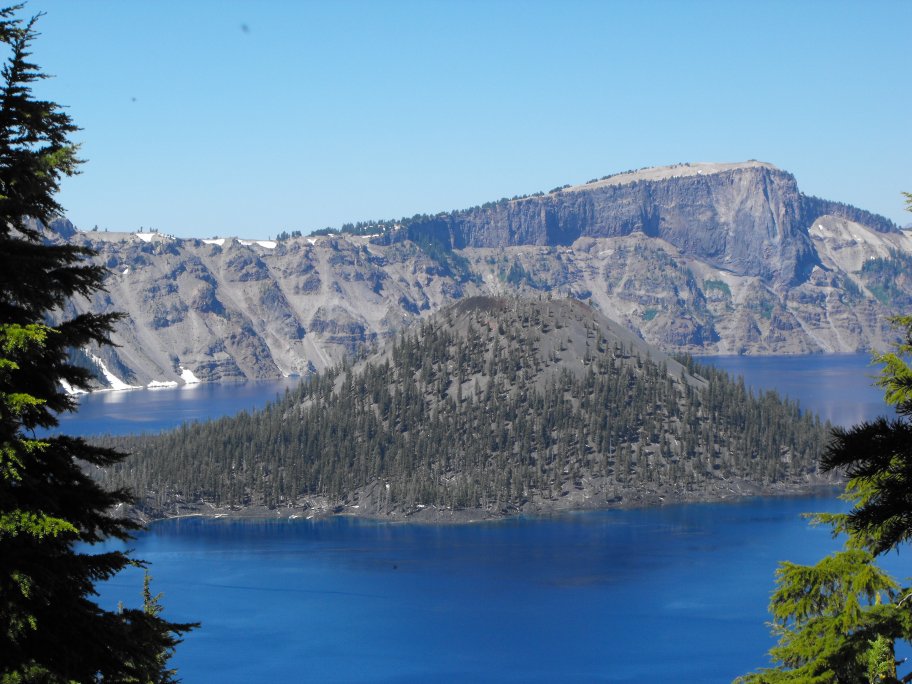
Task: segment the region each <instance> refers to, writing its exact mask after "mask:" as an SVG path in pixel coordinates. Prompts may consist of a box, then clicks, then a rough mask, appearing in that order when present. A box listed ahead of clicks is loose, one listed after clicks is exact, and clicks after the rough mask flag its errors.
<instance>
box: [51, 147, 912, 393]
mask: <svg viewBox="0 0 912 684" xmlns="http://www.w3.org/2000/svg"><path fill="white" fill-rule="evenodd" d="M53 228H54V230H52V231H49V233H48V234H49V239H54V240H64V239H65V240H69V241H72V242H76V243H79V244H84V245H86V246H89V247H91V248H93V249H94V250H96V251H97V253H98V254H97V257H96V259H97V260H98V262H99V263H101V264H103V265H104V266H105V267H106V268H107V269H108V271H109V275H108V278H107V280H106V287H107V291H106V292H102V293H98V294H96V295H95V296H94V298H93V299H92V300H91V301H75V302H74V303H73V305H72V308H73V311H82V310H95V311H111V310H118V311H124V312H126V313H127V316H126V317H125V319H124V320H123V321H122V323H121V324H120V325H119V326H118V328H117V331H116V333H115V335H114V341H115V342H116V343H117V344H118V345H119V346H118V347H115V348H113V349H92V350H88V352H89V355H87V357H86V358H91V356H92V355H94V356H96V357H97V358H98V359H99V360H100V362H101V364H103V365H104V366H105V368H106V369H107V370H108V372H109V373H112V374H114V375H115V376H117V378H119V379H120V380H121V381H122V382H124V383H126V384H130V385H138V386H145V385H148V384H149V383H168V382H178V383H179V382H184V381H186V380H187V379H188V378H190V379H192V378H193V377H196V378H198V379H200V380H202V381H220V380H238V379H245V378H269V377H277V376H280V375H283V374H285V375H288V374H306V373H309V372H313V371H314V370H318V369H321V368H324V367H327V366H329V365H332V364H334V363H336V362H338V361H340V360H341V359H342V358H344V357H346V356H348V355H350V354H352V353H354V352H356V351H357V350H358V349H359V348H360V347H361V346H362V345H365V344H366V345H371V344H374V343H379V342H381V341H383V340H384V339H386V338H388V337H390V336H391V335H393V334H395V332H396V331H398V330H400V329H402V328H403V327H405V326H408V325H410V324H412V323H413V322H414V321H416V320H419V319H422V318H425V317H426V316H428V315H430V314H431V313H433V312H434V311H437V310H439V309H440V308H441V307H442V306H445V305H447V304H449V303H451V302H453V301H455V300H458V299H461V298H463V297H466V296H472V295H479V294H496V295H503V294H510V293H511V292H513V293H523V294H526V295H528V294H533V295H535V294H536V293H537V294H538V295H539V296H541V297H547V296H548V295H559V296H570V297H575V298H577V299H584V300H587V301H590V302H591V303H592V304H593V305H594V306H596V307H597V308H599V309H600V310H601V311H602V312H603V313H605V314H606V315H607V316H609V317H610V318H612V319H614V320H617V321H619V322H620V323H622V324H623V325H625V326H626V327H627V328H628V329H630V330H632V331H634V332H635V333H636V334H638V335H640V336H641V337H643V338H644V339H645V340H646V341H648V342H650V343H653V344H655V345H657V346H659V347H660V348H662V349H664V350H665V351H669V352H681V351H687V352H691V353H696V354H700V353H716V354H724V353H747V354H768V353H808V352H846V351H855V350H862V349H867V348H870V347H872V346H876V347H879V348H883V347H885V346H886V345H887V344H888V343H889V341H890V339H891V337H890V335H891V333H890V330H889V327H888V325H887V324H886V317H887V315H889V314H890V313H898V312H901V311H908V310H909V309H910V308H912V275H910V274H912V236H910V235H909V234H908V233H906V232H904V231H901V230H899V229H898V228H897V227H896V226H895V225H893V224H892V223H891V222H890V221H888V220H886V219H884V218H883V217H879V216H876V215H873V214H870V213H869V212H865V211H863V210H860V209H856V208H854V207H850V206H848V205H843V204H839V203H836V202H829V201H826V200H820V199H817V198H813V197H806V196H804V195H802V194H801V193H800V192H799V190H798V187H797V184H796V182H795V179H794V177H793V176H791V175H790V174H788V173H785V172H783V171H780V170H778V169H776V168H775V167H772V166H770V165H769V164H763V163H760V162H747V163H744V164H688V165H678V166H675V167H666V168H659V169H644V170H641V171H637V172H631V173H625V174H619V175H616V176H611V177H606V178H604V179H602V180H599V181H594V182H590V183H587V184H585V185H580V186H575V187H566V188H564V189H562V190H561V191H559V192H553V193H549V194H548V195H541V196H532V197H527V198H520V199H514V200H502V201H500V202H496V203H491V204H488V205H485V206H484V207H476V208H474V209H469V210H466V211H460V212H453V213H451V214H440V215H438V216H436V217H424V218H416V219H413V220H412V221H410V222H407V223H406V224H405V225H402V226H400V227H397V228H393V229H390V230H389V231H387V232H385V233H383V234H382V235H379V236H372V237H368V236H356V235H337V236H321V237H300V238H289V239H285V240H279V241H275V242H270V241H259V242H257V241H248V240H237V239H232V238H225V239H219V240H193V239H191V240H182V239H176V238H171V237H168V236H166V235H160V234H157V233H145V234H129V233H99V232H77V231H75V230H73V229H72V226H71V224H68V222H62V223H60V225H55V226H53ZM188 372H189V373H188ZM103 375H104V374H103V373H101V372H100V373H99V377H100V378H101V377H102V376H103ZM102 382H103V384H104V383H105V382H109V381H108V380H105V379H103V380H102Z"/></svg>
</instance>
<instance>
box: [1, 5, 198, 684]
mask: <svg viewBox="0 0 912 684" xmlns="http://www.w3.org/2000/svg"><path fill="white" fill-rule="evenodd" d="M21 9H22V6H21V5H20V6H14V7H9V8H5V9H0V43H2V45H3V46H4V47H5V48H6V49H7V52H8V56H7V59H6V62H5V64H4V66H3V68H2V72H0V77H2V83H0V681H2V682H4V683H7V682H9V683H12V682H29V681H42V682H72V681H80V682H88V681H105V682H107V681H143V682H145V681H151V678H150V677H149V673H152V672H160V671H162V669H163V665H162V661H161V654H162V653H163V652H167V649H169V648H172V647H173V646H174V644H176V643H177V641H178V640H179V635H180V634H181V633H183V632H185V631H187V629H189V628H190V627H191V625H179V624H173V623H169V622H167V621H165V620H164V619H162V618H161V616H160V615H158V614H157V613H153V612H146V611H143V610H127V611H119V612H109V611H105V610H102V609H101V608H100V607H99V606H98V605H96V604H95V603H94V602H93V601H92V597H93V595H94V594H95V590H94V586H95V584H96V583H97V582H100V581H103V580H105V579H108V578H109V577H111V576H113V575H114V574H116V573H117V572H118V571H120V570H121V569H123V568H125V567H126V566H128V565H131V564H133V563H134V561H132V560H131V559H130V558H129V557H128V556H127V555H125V554H124V553H121V552H118V551H109V552H105V553H91V552H90V550H91V549H89V548H88V547H87V546H86V545H87V544H91V543H94V542H99V541H102V540H105V539H109V538H115V539H127V538H129V534H130V532H132V531H133V530H135V529H137V526H136V525H135V524H134V523H132V522H130V521H128V520H125V519H121V518H116V517H113V516H112V515H111V512H112V509H114V507H116V506H117V505H119V504H125V503H127V502H129V501H130V496H129V494H128V492H126V491H124V490H117V491H106V490H104V489H102V488H101V487H100V486H98V485H97V484H96V483H95V481H94V480H93V479H92V478H91V477H90V476H89V474H87V470H88V469H91V468H96V469H98V468H106V467H108V466H111V465H113V464H115V463H117V462H119V461H120V460H121V459H122V458H123V455H122V454H120V453H118V452H116V451H114V450H111V449H103V448H98V447H94V446H91V445H89V444H87V443H85V442H84V441H83V440H81V439H75V438H72V437H66V436H58V437H37V436H36V431H37V430H41V429H43V428H52V427H54V426H56V425H57V419H56V414H57V413H59V412H61V411H69V410H73V409H74V408H75V404H74V402H73V400H72V399H71V398H70V397H69V396H68V395H67V394H66V393H65V392H64V391H63V389H62V386H61V383H62V382H66V383H68V384H69V385H71V386H73V387H83V388H84V387H86V386H87V384H88V380H89V376H88V373H87V371H85V370H84V369H82V368H79V367H76V366H74V365H73V364H72V363H70V361H69V357H68V350H70V349H78V348H82V347H85V346H86V345H88V344H89V343H92V342H95V343H101V344H103V343H106V342H107V341H108V334H109V333H110V331H111V326H112V325H113V323H114V322H115V320H116V316H112V315H94V314H85V315H79V316H76V317H74V318H70V319H64V320H62V322H60V323H51V320H52V315H56V316H57V317H58V318H62V316H61V311H62V307H63V306H64V304H65V303H66V301H67V300H68V299H69V298H70V297H72V296H74V295H87V294H89V293H91V292H92V291H94V290H96V289H98V288H99V287H100V286H101V283H102V278H103V274H104V271H103V269H102V268H100V267H98V266H93V265H90V264H88V263H86V262H85V258H86V257H87V256H89V255H90V252H89V251H88V250H86V249H83V248H80V247H76V246H71V245H66V244H57V243H54V242H53V241H49V240H47V239H45V236H44V235H43V230H44V229H45V227H46V226H48V225H50V223H51V221H52V219H54V218H56V217H58V216H59V215H60V213H61V208H60V206H59V205H58V204H57V202H56V200H55V199H54V195H55V193H56V191H57V189H58V184H59V181H60V179H61V178H62V177H64V176H70V175H72V174H74V173H76V169H77V166H78V164H79V159H78V158H77V148H76V146H75V145H74V144H73V143H72V142H71V141H70V135H71V134H72V133H73V132H74V131H75V130H76V127H75V126H74V125H73V123H72V121H71V120H70V117H69V116H68V115H67V114H66V113H65V112H64V111H63V110H62V109H61V108H60V107H59V106H58V105H57V104H55V103H53V102H47V101H42V100H39V99H35V98H34V97H33V94H32V86H33V85H34V84H35V83H36V82H38V81H40V80H41V79H44V78H46V76H45V75H44V74H43V73H41V72H40V70H39V69H38V67H37V66H36V65H35V64H33V63H32V62H31V61H30V57H31V55H30V52H29V48H30V46H31V44H32V42H33V40H34V39H35V37H36V32H35V24H36V20H37V17H35V18H32V19H31V20H28V21H24V20H22V19H20V18H19V17H18V13H19V12H20V11H21Z"/></svg>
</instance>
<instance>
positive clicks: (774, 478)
mask: <svg viewBox="0 0 912 684" xmlns="http://www.w3.org/2000/svg"><path fill="white" fill-rule="evenodd" d="M826 440H827V429H826V426H824V425H822V424H821V423H820V421H819V419H817V418H816V417H813V416H810V415H801V414H800V411H799V410H798V407H797V406H796V405H795V404H793V403H788V402H784V401H782V400H781V399H780V398H779V397H778V396H777V395H775V394H774V393H767V394H764V395H762V396H760V397H755V396H752V395H751V394H750V393H749V392H748V391H747V390H746V389H745V387H744V385H743V383H740V382H733V381H732V380H730V379H729V378H728V377H727V376H726V375H725V374H723V373H721V372H718V371H716V370H713V369H711V368H706V367H701V368H695V367H694V366H693V364H692V363H691V362H690V361H687V362H686V365H682V364H681V363H678V362H677V361H675V360H673V359H671V358H669V357H667V356H666V355H664V354H663V353H661V352H660V351H658V350H656V349H655V348H652V347H649V346H648V345H646V344H645V343H643V342H642V341H640V340H638V339H637V338H636V337H635V336H634V335H633V334H631V333H630V332H628V331H627V330H625V329H624V328H623V327H621V326H619V325H618V324H616V323H614V322H612V321H610V320H608V319H607V318H605V317H604V316H602V315H601V314H600V313H598V312H597V311H595V310H594V309H592V308H591V307H589V306H587V305H586V304H583V303H582V302H579V301H576V300H566V299H563V300H550V299H548V298H541V299H538V298H536V299H518V298H512V297H510V298H506V297H504V298H488V297H473V298H469V299H466V300H463V301H461V302H459V303H457V304H455V305H453V306H451V307H448V308H446V309H444V310H443V311H441V312H439V313H438V314H436V315H434V316H432V317H430V318H429V319H428V320H426V321H424V322H422V323H421V324H420V325H419V326H417V327H415V328H414V329H412V330H410V331H407V332H405V333H403V334H402V335H400V336H399V337H398V338H397V339H396V340H395V341H394V342H393V343H391V344H390V345H388V346H387V347H385V348H383V349H381V350H379V351H377V352H375V353H374V354H372V355H370V356H368V357H367V358H364V359H362V360H360V361H358V362H357V363H355V364H353V365H349V364H343V365H340V366H337V367H335V368H333V369H331V370H328V371H326V372H323V373H321V374H318V375H316V376H314V377H313V378H311V379H310V380H308V381H304V382H302V383H301V385H300V386H299V387H298V388H297V389H296V390H295V391H294V392H290V393H288V394H287V395H286V396H285V397H284V399H282V400H280V401H277V402H276V403H274V404H272V405H270V406H268V407H267V408H266V409H265V410H263V411H260V412H257V413H253V414H247V413H242V414H240V415H238V416H235V417H230V418H223V419H221V420H217V421H213V422H209V423H203V424H192V425H187V426H184V427H182V428H180V429H179V430H176V431H174V432H171V433H166V434H163V435H159V436H143V437H133V438H123V439H118V440H113V442H114V444H115V445H117V446H119V447H121V448H124V447H125V448H127V449H129V450H131V451H132V452H134V455H133V456H132V457H131V458H130V459H129V460H128V461H127V462H126V463H125V465H124V466H123V467H120V468H118V469H116V470H114V471H113V472H111V473H108V479H109V481H110V482H111V483H112V484H117V485H126V486H129V487H131V488H132V489H133V490H134V492H135V493H136V494H137V495H138V497H139V498H140V500H141V501H142V507H143V509H144V510H145V512H146V513H147V514H149V515H151V516H153V517H154V516H166V515H173V514H178V513H181V512H188V511H200V510H202V511H206V510H209V511H212V510H213V509H218V510H222V511H229V510H232V509H234V510H238V509H249V508H251V507H265V508H267V509H275V510H276V512H277V513H282V512H284V513H285V514H312V513H325V512H337V513H338V512H348V513H354V514H361V515H368V516H393V517H401V516H417V517H419V518H427V519H440V518H441V517H445V516H447V515H451V514H453V515H455V514H454V513H453V512H454V511H463V512H467V514H469V515H471V516H476V517H477V516H482V517H485V516H497V515H504V514H509V513H513V512H519V511H523V512H535V511H548V510H557V509H573V508H597V507H606V506H616V505H638V504H647V503H657V502H660V501H663V500H665V501H668V500H702V499H717V498H724V497H728V496H737V495H744V494H754V493H763V492H776V491H780V492H781V491H796V490H801V489H803V488H806V487H808V486H810V485H813V484H819V483H820V482H821V480H820V478H819V477H818V474H817V466H816V464H817V460H818V457H819V456H820V452H821V449H822V448H823V447H824V445H825V443H826Z"/></svg>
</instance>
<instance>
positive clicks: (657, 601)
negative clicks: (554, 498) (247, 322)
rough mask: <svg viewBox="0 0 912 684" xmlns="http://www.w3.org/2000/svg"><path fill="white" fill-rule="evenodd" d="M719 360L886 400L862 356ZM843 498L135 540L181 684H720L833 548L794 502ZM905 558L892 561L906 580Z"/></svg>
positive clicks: (151, 398) (758, 658)
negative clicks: (161, 610)
mask: <svg viewBox="0 0 912 684" xmlns="http://www.w3.org/2000/svg"><path fill="white" fill-rule="evenodd" d="M712 361H713V363H715V364H716V365H719V366H720V367H722V368H725V369H727V370H730V371H734V372H736V373H738V374H742V375H744V377H745V381H746V382H747V384H748V385H750V386H752V387H755V388H758V389H767V388H769V389H778V390H780V391H781V392H782V393H784V394H788V395H789V396H790V397H792V398H793V399H797V400H799V401H800V402H801V405H802V406H803V407H804V408H806V409H810V410H816V411H819V412H820V413H821V414H822V415H824V417H828V418H830V419H831V420H834V421H835V422H839V423H844V424H850V423H852V422H855V421H857V420H860V419H862V418H869V417H873V416H874V415H876V414H878V413H880V412H882V410H883V406H882V404H881V402H880V396H881V395H880V393H879V391H878V390H875V389H872V388H870V387H869V383H870V380H869V378H868V377H866V375H867V374H870V373H871V372H872V370H871V369H870V368H869V367H868V365H867V361H868V357H867V356H865V355H846V356H836V357H834V356H812V357H777V358H775V359H770V358H745V357H720V358H715V359H712ZM199 390H203V392H202V393H200V394H190V392H197V391H199ZM282 391H284V386H279V385H276V386H269V385H267V384H260V383H257V384H255V385H242V386H222V387H218V386H211V387H207V386H202V387H198V388H195V389H193V390H189V391H188V390H179V389H178V390H157V391H155V392H148V391H143V392H130V393H121V394H122V396H121V397H118V398H117V400H116V401H111V400H110V399H109V396H106V395H95V396H92V397H87V398H85V399H84V400H83V408H82V411H81V413H80V415H79V416H77V417H76V418H75V419H74V420H73V422H69V423H67V424H66V425H65V426H64V429H65V430H67V431H69V432H80V431H82V430H81V429H80V428H79V427H78V426H79V422H78V421H79V418H81V417H82V416H83V415H85V416H86V417H87V419H88V420H89V422H88V423H87V424H86V426H87V427H86V428H85V431H86V432H125V431H131V430H135V429H136V428H135V427H133V426H135V425H136V424H137V421H138V422H139V423H140V424H141V425H142V426H143V427H142V428H141V429H146V430H157V429H161V428H163V427H169V426H172V425H175V424H178V423H180V422H182V421H183V420H185V419H188V418H189V419H201V418H205V417H214V416H215V415H218V414H219V413H218V412H219V411H224V412H225V413H230V412H233V411H236V410H247V409H251V408H254V407H255V406H258V405H262V404H263V403H265V402H266V401H269V400H272V399H274V398H275V396H276V394H277V393H281V392H282ZM185 392H186V394H185ZM168 393H171V395H172V396H174V397H175V398H177V399H179V403H177V404H176V405H175V404H172V403H171V402H170V401H168V400H166V399H167V398H168V396H169V394H168ZM200 404H205V406H201V405H200ZM117 421H124V422H125V423H126V425H127V427H125V426H124V424H122V423H118V422H117ZM98 426H102V427H103V428H104V429H101V430H99V429H98ZM839 506H841V504H840V503H839V502H838V501H837V500H836V499H835V498H834V497H832V496H824V497H818V498H773V499H768V498H765V499H754V500H750V501H745V502H740V503H728V504H700V505H686V506H667V507H662V508H653V509H643V510H628V511H603V512H594V513H593V512H589V513H579V514H571V515H562V516H556V517H552V518H518V519H511V520H505V521H500V522H492V523H483V524H473V525H463V526H437V525H415V524H392V523H377V522H370V521H359V520H353V519H348V518H336V519H330V520H322V521H308V520H292V521H278V520H276V521H255V522H251V521H240V522H239V521H229V520H201V519H195V518H194V519H182V520H171V521H165V522H161V523H156V524H154V525H153V526H152V527H151V528H150V529H149V530H148V531H147V532H145V533H143V534H142V535H141V536H140V537H139V538H138V539H136V540H135V542H134V543H133V544H132V545H131V546H132V547H133V548H134V549H135V555H136V556H137V557H139V558H143V559H145V560H148V561H150V562H151V567H152V574H153V575H154V578H155V579H154V583H153V589H154V590H155V591H160V592H164V598H163V604H164V605H165V607H166V615H167V616H168V617H170V618H171V619H174V620H200V621H202V622H203V627H202V628H201V629H200V630H198V631H196V632H193V633H191V634H190V635H188V637H187V639H186V641H185V643H184V644H182V645H181V646H180V647H179V649H178V651H177V653H176V654H175V656H174V658H173V659H172V663H173V664H174V665H176V666H177V667H178V668H179V670H180V675H181V677H182V678H183V680H184V681H185V682H188V683H192V682H210V681H218V682H225V683H230V682H238V683H241V682H244V683H246V682H273V681H293V682H299V681H308V682H309V681H313V682H360V681H381V682H386V681H389V682H428V681H435V682H436V681H511V682H551V681H610V682H634V681H636V682H640V681H647V680H659V681H673V682H717V681H718V682H723V681H730V680H731V679H732V678H733V677H735V676H737V675H738V674H742V673H745V672H747V671H750V670H753V669H755V668H757V667H760V666H763V665H764V664H766V657H765V652H766V650H767V649H768V648H769V647H770V646H771V645H772V639H771V638H770V636H769V633H768V630H767V627H766V625H765V622H766V620H767V619H768V615H767V612H766V606H767V602H768V600H769V594H770V591H771V590H772V588H773V573H774V571H775V569H776V566H777V563H778V562H779V561H780V560H784V559H789V560H792V561H795V562H802V563H810V562H814V561H815V560H817V559H819V558H820V557H822V556H823V555H825V554H826V553H829V552H831V551H835V550H837V548H838V543H837V542H834V541H833V540H832V539H830V537H829V534H828V533H827V531H826V530H822V529H815V528H811V527H809V526H808V525H807V524H806V522H805V521H804V520H803V519H802V518H801V517H800V514H801V513H802V512H806V511H821V510H836V509H837V508H838V507H839ZM903 560H904V557H897V556H895V555H894V556H892V557H890V558H888V559H887V560H886V563H885V564H886V565H887V566H888V569H891V570H892V571H893V572H894V573H895V574H896V575H897V576H899V577H905V576H907V575H909V574H910V573H909V572H908V569H907V567H906V564H905V563H903V562H901V561H903ZM140 587H141V576H140V574H139V573H138V572H131V573H122V574H121V575H119V576H118V577H117V578H116V579H115V580H113V581H112V582H109V583H108V584H106V585H104V586H103V587H102V597H101V600H102V602H103V603H104V604H105V605H106V606H111V607H113V606H114V605H116V603H117V601H123V602H124V603H125V604H127V605H137V604H138V602H139V595H140Z"/></svg>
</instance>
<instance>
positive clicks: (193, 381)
mask: <svg viewBox="0 0 912 684" xmlns="http://www.w3.org/2000/svg"><path fill="white" fill-rule="evenodd" d="M179 368H180V372H181V380H183V381H184V384H185V385H198V384H199V383H201V382H202V380H200V379H199V378H198V377H196V376H195V375H194V374H193V371H192V370H190V369H189V368H184V367H183V366H179Z"/></svg>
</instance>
